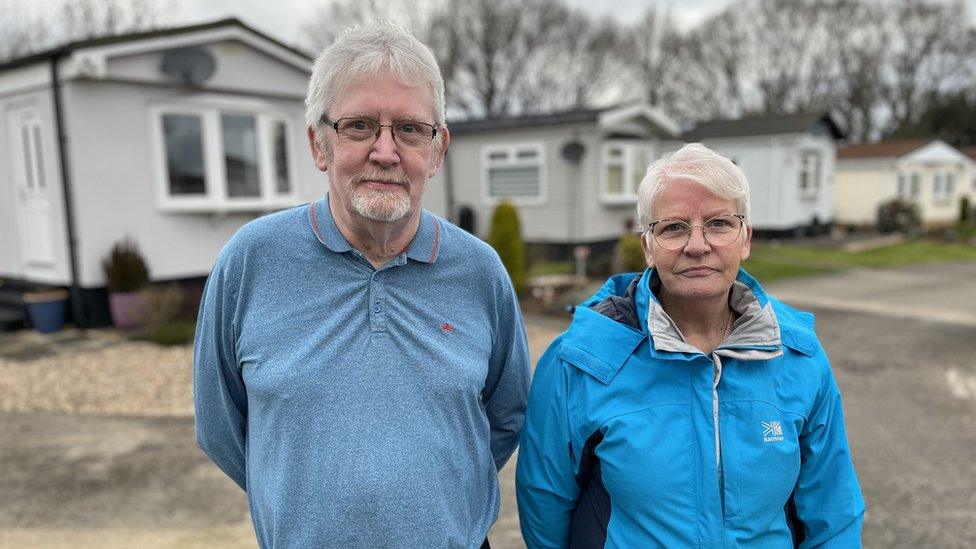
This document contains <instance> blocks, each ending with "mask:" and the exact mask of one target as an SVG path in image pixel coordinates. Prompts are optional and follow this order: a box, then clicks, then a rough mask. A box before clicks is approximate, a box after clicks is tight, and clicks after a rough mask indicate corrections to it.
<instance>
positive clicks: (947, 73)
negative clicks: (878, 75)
mask: <svg viewBox="0 0 976 549" xmlns="http://www.w3.org/2000/svg"><path fill="white" fill-rule="evenodd" d="M889 13H890V15H891V16H890V19H889V21H888V25H890V29H891V30H892V40H890V41H889V43H888V45H887V46H888V52H889V56H890V57H889V59H888V64H887V67H886V71H885V72H886V79H885V80H886V86H885V93H884V97H883V101H884V105H885V107H886V108H887V110H888V113H889V115H890V122H889V124H888V126H889V128H895V127H898V126H900V125H903V124H911V123H913V122H915V121H916V118H917V115H918V114H919V113H920V112H921V111H923V110H925V109H926V108H927V106H928V105H927V102H928V101H927V98H929V97H933V96H935V95H938V93H939V92H948V91H952V90H954V89H958V88H960V87H965V86H967V85H971V82H965V81H964V80H965V77H966V68H967V63H966V60H967V59H969V58H971V56H972V50H967V49H966V47H967V45H968V44H969V36H970V29H969V28H968V27H967V25H966V22H965V17H964V14H965V7H964V5H963V4H962V2H961V1H958V0H955V1H952V2H931V1H924V0H894V1H893V2H891V6H890V10H889ZM970 76H971V75H970Z"/></svg>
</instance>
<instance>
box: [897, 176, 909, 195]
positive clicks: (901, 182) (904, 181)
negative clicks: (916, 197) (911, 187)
mask: <svg viewBox="0 0 976 549" xmlns="http://www.w3.org/2000/svg"><path fill="white" fill-rule="evenodd" d="M898 198H901V199H906V198H908V174H907V173H905V172H900V173H899V174H898Z"/></svg>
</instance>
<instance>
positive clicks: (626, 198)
mask: <svg viewBox="0 0 976 549" xmlns="http://www.w3.org/2000/svg"><path fill="white" fill-rule="evenodd" d="M617 147H620V148H621V149H622V152H623V155H622V157H621V158H622V160H621V162H623V166H622V167H623V172H622V175H621V177H622V178H623V184H624V192H622V193H611V192H609V190H608V189H607V186H608V185H609V183H610V177H609V171H610V169H609V168H610V166H611V165H616V164H617V161H616V160H612V159H611V158H610V150H611V149H613V148H617ZM639 150H643V151H644V154H645V158H646V159H647V160H648V161H647V162H646V164H647V166H644V168H643V171H642V173H641V178H640V179H641V180H643V179H644V174H645V173H647V167H648V166H650V163H651V161H652V159H653V158H654V144H653V143H650V142H647V141H640V140H633V139H607V140H606V141H604V142H603V144H602V145H601V146H600V167H599V169H600V202H602V203H604V204H611V205H612V204H621V205H627V206H632V205H634V204H637V190H638V189H639V188H640V182H637V185H636V186H635V187H634V188H632V189H631V188H629V186H630V184H631V183H632V182H633V181H634V177H635V174H634V158H633V157H634V154H635V151H639Z"/></svg>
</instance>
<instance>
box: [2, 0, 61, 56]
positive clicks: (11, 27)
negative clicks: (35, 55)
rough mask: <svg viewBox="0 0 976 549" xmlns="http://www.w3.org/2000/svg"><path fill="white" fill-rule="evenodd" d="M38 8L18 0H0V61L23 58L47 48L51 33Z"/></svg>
mask: <svg viewBox="0 0 976 549" xmlns="http://www.w3.org/2000/svg"><path fill="white" fill-rule="evenodd" d="M31 8H36V6H28V5H27V4H26V3H25V2H21V1H18V0H0V13H3V16H2V17H0V61H4V60H7V59H13V58H16V57H23V56H25V55H27V54H29V53H31V52H33V51H37V50H40V49H42V48H43V47H45V46H46V45H47V44H48V43H49V42H50V37H49V35H50V31H49V28H48V26H47V25H44V24H43V23H42V21H41V17H40V15H39V14H38V13H37V10H36V9H31Z"/></svg>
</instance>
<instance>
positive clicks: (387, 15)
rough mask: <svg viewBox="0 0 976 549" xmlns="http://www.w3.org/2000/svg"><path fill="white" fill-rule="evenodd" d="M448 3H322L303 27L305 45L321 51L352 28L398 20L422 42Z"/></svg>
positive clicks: (343, 0)
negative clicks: (435, 17)
mask: <svg viewBox="0 0 976 549" xmlns="http://www.w3.org/2000/svg"><path fill="white" fill-rule="evenodd" d="M446 2H447V0H333V1H326V0H320V1H319V3H318V4H317V5H316V7H315V9H314V11H313V15H312V18H311V19H310V20H309V21H308V22H307V23H306V24H305V25H304V26H303V30H304V33H305V40H304V45H306V46H308V47H309V48H310V49H312V50H313V51H315V52H320V51H322V50H323V49H325V48H326V47H328V46H329V45H330V44H332V42H333V41H335V39H336V37H337V36H339V34H341V33H342V31H344V30H346V29H347V28H349V27H352V26H354V25H357V24H359V23H364V22H366V21H371V20H375V19H387V20H390V21H395V22H396V23H398V24H400V25H402V26H403V27H404V28H405V29H407V30H408V31H410V32H411V33H413V35H414V36H416V37H417V38H419V39H420V40H421V41H422V42H426V41H427V40H428V38H429V37H430V34H431V21H432V18H433V16H434V13H436V12H438V11H440V10H442V9H443V7H444V5H445V4H446Z"/></svg>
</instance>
